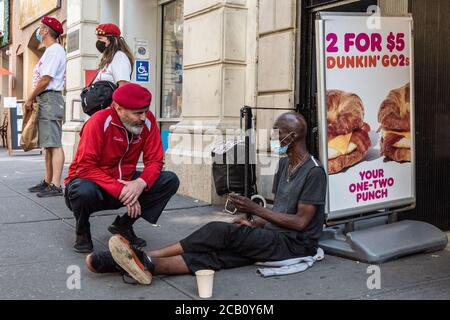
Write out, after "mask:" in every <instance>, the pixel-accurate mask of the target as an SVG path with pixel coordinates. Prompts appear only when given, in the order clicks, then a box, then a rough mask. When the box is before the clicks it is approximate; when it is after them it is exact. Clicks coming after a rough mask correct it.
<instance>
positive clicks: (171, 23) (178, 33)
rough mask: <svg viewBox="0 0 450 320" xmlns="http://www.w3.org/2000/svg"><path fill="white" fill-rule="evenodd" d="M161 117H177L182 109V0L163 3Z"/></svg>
mask: <svg viewBox="0 0 450 320" xmlns="http://www.w3.org/2000/svg"><path fill="white" fill-rule="evenodd" d="M162 30H163V31H162V101H161V118H163V119H177V118H179V117H180V116H181V110H182V89H183V0H175V1H172V2H169V3H167V4H165V5H163V28H162Z"/></svg>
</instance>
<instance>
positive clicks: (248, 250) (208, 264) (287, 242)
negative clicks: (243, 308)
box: [180, 222, 317, 273]
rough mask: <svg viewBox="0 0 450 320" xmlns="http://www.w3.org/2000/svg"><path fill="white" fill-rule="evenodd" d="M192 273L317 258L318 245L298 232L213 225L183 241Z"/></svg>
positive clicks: (185, 258)
mask: <svg viewBox="0 0 450 320" xmlns="http://www.w3.org/2000/svg"><path fill="white" fill-rule="evenodd" d="M180 244H181V247H182V248H183V251H184V254H183V255H182V256H183V259H184V261H185V262H186V265H187V266H188V268H189V270H190V271H191V273H195V271H198V270H202V269H213V270H220V269H230V268H236V267H242V266H245V265H250V264H254V263H256V262H266V261H282V260H287V259H292V258H299V257H305V256H311V255H312V256H314V255H315V254H316V253H317V243H316V242H313V241H309V240H305V239H303V237H302V236H301V234H300V233H298V232H291V233H289V232H286V233H285V232H278V231H273V230H267V229H264V228H256V229H255V228H250V227H248V226H239V225H234V224H231V223H226V222H212V223H209V224H207V225H205V226H204V227H202V228H201V229H199V230H197V231H195V232H194V233H192V234H191V235H190V236H188V237H187V238H185V239H183V240H181V241H180Z"/></svg>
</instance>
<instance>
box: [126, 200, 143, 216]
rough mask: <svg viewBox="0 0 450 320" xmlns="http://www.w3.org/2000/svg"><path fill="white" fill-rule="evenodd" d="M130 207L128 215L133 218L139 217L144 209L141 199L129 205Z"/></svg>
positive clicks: (128, 207)
mask: <svg viewBox="0 0 450 320" xmlns="http://www.w3.org/2000/svg"><path fill="white" fill-rule="evenodd" d="M127 209H128V216H129V217H130V218H133V219H137V218H139V217H140V216H141V214H142V210H141V204H140V203H139V201H136V202H135V203H134V205H127Z"/></svg>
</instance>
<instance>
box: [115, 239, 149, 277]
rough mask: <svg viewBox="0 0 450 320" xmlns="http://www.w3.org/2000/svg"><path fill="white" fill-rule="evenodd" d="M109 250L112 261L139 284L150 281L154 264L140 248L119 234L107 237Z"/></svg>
mask: <svg viewBox="0 0 450 320" xmlns="http://www.w3.org/2000/svg"><path fill="white" fill-rule="evenodd" d="M109 250H110V251H111V254H112V257H113V259H114V261H115V262H116V263H117V264H118V265H119V266H120V267H122V269H124V270H125V272H126V273H127V274H128V275H130V276H131V277H132V278H133V279H134V280H136V281H137V282H138V283H140V284H145V285H149V284H151V283H152V278H153V273H154V272H155V265H154V264H153V263H152V261H151V259H150V257H148V256H147V255H146V254H145V253H144V252H143V251H142V250H139V249H137V248H135V247H133V246H131V245H130V242H129V241H128V240H127V239H125V238H124V237H122V236H121V235H115V236H113V237H112V238H111V239H109Z"/></svg>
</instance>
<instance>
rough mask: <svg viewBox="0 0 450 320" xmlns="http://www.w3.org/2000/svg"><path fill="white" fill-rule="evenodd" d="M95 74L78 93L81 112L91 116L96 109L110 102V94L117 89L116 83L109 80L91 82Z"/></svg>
mask: <svg viewBox="0 0 450 320" xmlns="http://www.w3.org/2000/svg"><path fill="white" fill-rule="evenodd" d="M97 75H98V72H97ZM97 75H96V76H95V77H94V79H93V80H92V81H91V83H90V84H89V85H88V86H87V87H85V88H84V89H83V91H81V94H80V97H81V106H82V108H83V112H84V113H86V114H87V115H88V116H92V115H93V114H94V113H96V112H97V111H100V110H102V109H105V108H108V107H109V106H110V105H111V104H112V96H113V93H114V91H115V90H116V89H117V85H116V84H115V83H112V82H111V81H98V82H96V83H93V82H94V81H95V79H96V78H97Z"/></svg>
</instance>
